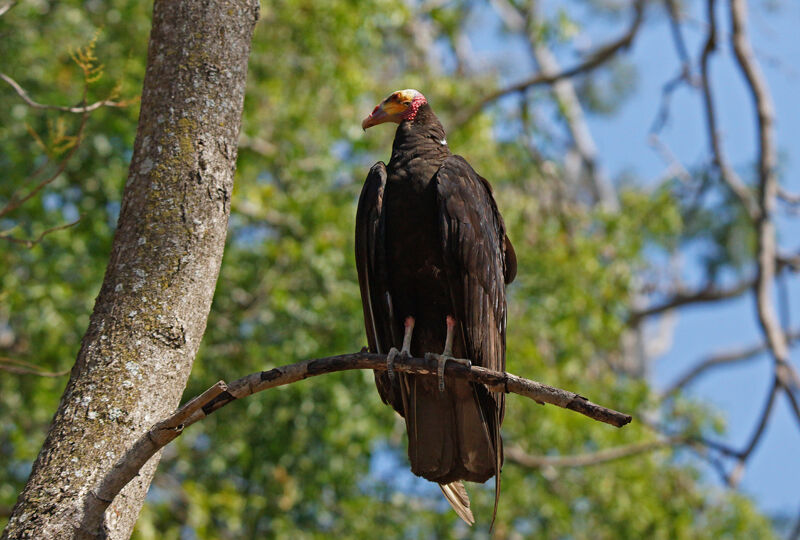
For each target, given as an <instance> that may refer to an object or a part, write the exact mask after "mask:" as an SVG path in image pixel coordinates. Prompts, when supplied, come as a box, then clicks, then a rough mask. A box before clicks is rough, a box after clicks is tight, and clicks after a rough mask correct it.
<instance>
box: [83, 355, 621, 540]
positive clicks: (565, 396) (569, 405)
mask: <svg viewBox="0 0 800 540" xmlns="http://www.w3.org/2000/svg"><path fill="white" fill-rule="evenodd" d="M353 369H372V370H378V371H383V370H385V369H386V355H384V354H372V353H368V352H358V353H352V354H343V355H339V356H329V357H327V358H317V359H313V360H305V361H303V362H297V363H296V364H290V365H287V366H283V367H278V368H274V369H271V370H269V371H262V372H259V373H252V374H250V375H247V376H245V377H242V378H240V379H237V380H235V381H233V382H232V383H230V384H226V383H225V382H224V381H219V382H218V383H216V384H215V385H214V386H212V387H211V388H209V389H208V390H206V391H205V392H203V394H201V395H200V396H197V397H195V398H193V399H191V400H190V401H189V402H188V403H186V404H185V405H183V406H182V407H180V408H179V409H178V410H177V411H176V412H175V414H173V415H172V416H170V417H169V418H167V419H165V420H163V421H161V422H159V423H157V424H155V425H154V426H153V427H152V428H151V429H150V430H149V431H148V432H147V433H145V434H144V435H142V436H141V437H140V438H139V440H138V441H136V443H134V445H133V446H132V447H131V448H130V449H129V450H128V451H127V452H126V453H125V455H123V456H122V457H121V458H120V459H119V460H118V461H117V463H116V465H114V468H113V469H112V470H111V472H110V473H109V474H108V475H107V476H106V477H105V478H103V479H102V480H101V482H100V484H99V485H98V487H97V488H96V489H95V490H93V491H92V494H93V497H91V498H89V499H87V504H86V507H85V508H84V511H85V514H84V516H85V519H84V521H83V526H82V528H83V529H84V530H97V529H99V527H100V526H101V524H102V522H103V513H104V512H105V510H106V508H108V505H109V504H111V502H112V501H113V500H114V497H116V496H117V494H118V493H119V492H120V491H121V490H122V488H123V487H125V485H126V484H127V483H128V482H129V481H130V480H131V479H132V478H133V477H134V476H136V474H137V473H138V471H139V469H140V468H141V467H142V466H143V465H144V464H145V463H146V462H147V460H149V459H150V458H151V457H152V456H153V455H155V454H156V452H158V451H159V450H160V449H161V448H163V447H164V446H165V445H167V444H168V443H169V442H171V441H172V440H174V439H175V438H177V437H178V436H179V435H180V434H181V433H182V432H183V430H184V429H186V428H187V427H188V426H190V425H192V424H194V423H195V422H198V421H200V420H202V419H203V418H205V417H206V416H208V415H210V414H211V413H213V412H215V411H217V410H219V409H221V408H222V407H224V406H225V405H228V404H229V403H232V402H233V401H236V400H237V399H241V398H244V397H246V396H250V395H252V394H255V393H257V392H261V391H263V390H267V389H269V388H275V387H277V386H283V385H287V384H291V383H294V382H297V381H301V380H303V379H307V378H309V377H314V376H317V375H323V374H326V373H335V372H339V371H348V370H353ZM394 369H395V371H399V372H403V373H413V374H415V375H434V376H435V375H436V374H437V362H436V360H435V359H430V360H428V359H425V358H408V359H405V360H404V359H402V358H398V359H397V360H396V362H395V364H394ZM445 376H446V377H447V378H457V379H466V380H469V381H472V382H475V383H480V384H484V385H486V387H487V388H489V389H490V390H492V391H495V392H506V393H507V392H511V393H514V394H519V395H521V396H525V397H528V398H530V399H533V400H535V401H537V402H540V403H550V404H551V405H556V406H558V407H562V408H565V409H570V410H573V411H575V412H579V413H581V414H583V415H585V416H588V417H589V418H592V419H594V420H597V421H599V422H605V423H607V424H611V425H612V426H616V427H622V426H624V425H626V424H628V423H629V422H630V421H631V419H632V418H631V416H630V415H627V414H623V413H620V412H617V411H614V410H612V409H608V408H606V407H603V406H601V405H597V404H595V403H592V402H591V401H589V400H588V399H586V398H585V397H583V396H581V395H579V394H575V393H574V392H569V391H567V390H562V389H560V388H555V387H552V386H548V385H546V384H542V383H539V382H536V381H532V380H529V379H524V378H522V377H518V376H516V375H512V374H510V373H500V372H497V371H492V370H489V369H486V368H483V367H479V366H472V367H467V366H464V365H462V364H458V363H456V362H450V363H448V364H447V366H446V368H445Z"/></svg>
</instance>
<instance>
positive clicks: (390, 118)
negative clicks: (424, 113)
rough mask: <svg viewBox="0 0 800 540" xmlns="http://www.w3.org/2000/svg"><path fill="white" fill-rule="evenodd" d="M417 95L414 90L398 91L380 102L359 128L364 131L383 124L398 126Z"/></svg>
mask: <svg viewBox="0 0 800 540" xmlns="http://www.w3.org/2000/svg"><path fill="white" fill-rule="evenodd" d="M418 94H419V92H417V91H416V90H412V89H408V90H398V91H397V92H393V93H392V94H391V95H390V96H389V97H387V98H386V99H384V100H383V101H381V102H380V104H379V105H378V106H377V107H375V109H374V110H373V111H372V114H370V115H369V116H367V117H366V118H365V119H364V121H363V122H361V127H362V128H363V129H364V130H365V131H366V129H367V128H370V127H372V126H377V125H378V124H383V123H384V122H394V123H396V124H399V123H400V122H402V121H403V115H404V114H405V113H406V111H407V110H408V108H409V107H410V106H411V103H412V102H413V101H414V98H415V97H416V96H417V95H418Z"/></svg>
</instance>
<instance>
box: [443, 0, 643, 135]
mask: <svg viewBox="0 0 800 540" xmlns="http://www.w3.org/2000/svg"><path fill="white" fill-rule="evenodd" d="M644 6H645V2H644V0H634V2H633V19H632V20H631V24H630V26H629V27H628V30H627V31H626V32H625V33H624V34H623V35H622V36H620V37H619V38H617V39H616V40H614V41H612V42H610V43H607V44H606V45H603V46H601V47H598V48H597V49H596V50H595V51H593V52H592V53H591V54H589V55H588V57H587V58H586V60H584V61H583V62H581V63H579V64H578V65H576V66H573V67H571V68H569V69H565V70H563V71H560V72H558V73H550V74H544V73H537V74H536V75H534V76H533V77H530V78H529V79H526V80H524V81H522V82H519V83H517V84H513V85H511V86H508V87H506V88H502V89H500V90H496V91H494V92H492V93H491V94H488V95H487V96H485V97H484V98H482V99H481V100H480V101H478V102H477V103H476V104H475V105H473V106H472V107H468V108H466V109H465V110H464V113H463V114H461V115H458V116H456V118H455V119H454V121H453V122H452V127H451V130H452V131H455V130H456V129H459V128H460V127H462V126H463V125H464V124H466V123H467V122H469V121H470V120H471V119H472V118H473V117H474V116H475V115H477V114H478V113H479V112H480V111H481V110H483V108H484V107H486V106H487V105H489V104H491V103H494V102H495V101H497V100H498V99H500V98H502V97H504V96H507V95H509V94H514V93H517V92H524V91H525V90H527V89H529V88H531V87H534V86H540V85H543V84H552V83H554V82H556V81H560V80H561V79H567V78H570V77H574V76H575V75H579V74H581V73H588V72H589V71H592V70H594V69H596V68H598V67H600V66H602V65H603V64H605V63H606V62H607V61H608V60H609V59H611V58H612V57H614V55H615V54H616V53H617V52H619V51H621V50H622V49H626V48H628V47H630V45H631V44H632V43H633V40H634V38H635V37H636V33H637V32H638V30H639V27H640V26H641V23H642V19H643V15H644Z"/></svg>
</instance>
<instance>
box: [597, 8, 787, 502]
mask: <svg viewBox="0 0 800 540" xmlns="http://www.w3.org/2000/svg"><path fill="white" fill-rule="evenodd" d="M694 4H695V9H694V10H693V11H692V12H691V14H692V16H693V18H694V19H695V20H696V21H698V22H700V21H704V20H705V15H704V13H703V11H702V10H700V9H699V4H700V3H698V2H694ZM702 4H704V3H702ZM719 4H721V5H720V6H719V7H720V8H725V7H727V6H726V4H727V2H719ZM750 4H752V5H755V6H756V7H755V9H753V8H752V6H751V18H750V32H751V39H752V43H753V47H754V49H755V51H756V55H757V57H758V60H759V61H760V62H761V65H762V69H763V70H764V72H765V75H766V77H767V79H768V82H769V84H770V89H771V90H772V95H773V99H774V101H775V107H776V110H777V121H776V127H777V136H778V145H779V150H780V153H781V157H782V160H783V166H784V174H783V175H782V178H781V180H782V183H783V185H784V186H785V187H787V188H788V189H790V190H792V191H794V192H797V191H798V190H800V181H799V180H798V177H797V175H798V171H799V170H800V167H798V159H800V118H798V112H799V111H800V108H798V106H797V88H798V82H800V81H799V79H798V77H800V75H799V74H798V72H797V71H796V69H795V66H796V65H797V64H796V62H797V60H798V59H800V40H798V39H797V24H798V22H800V3H796V2H783V5H782V7H781V9H780V10H779V11H777V12H768V11H765V10H764V9H760V8H758V3H755V2H750ZM717 20H718V22H719V23H720V24H721V29H722V30H723V32H724V33H725V34H723V35H726V34H727V31H728V28H729V24H728V15H727V13H726V12H725V11H724V10H723V9H720V10H719V16H718V19H717ZM685 29H686V32H685V36H686V39H687V42H688V44H689V50H690V52H692V53H693V54H696V53H697V51H699V50H700V46H701V45H700V44H701V42H702V40H704V35H703V33H704V28H703V27H702V26H701V25H700V24H696V23H690V24H687V25H686V26H685ZM670 39H671V38H670V34H669V28H668V25H667V24H666V21H663V20H662V21H661V22H657V23H651V24H648V26H647V27H646V28H645V31H644V32H642V33H641V35H640V36H639V38H638V39H637V41H636V43H635V47H634V49H633V50H632V55H631V59H632V61H633V62H634V64H635V65H636V66H637V69H638V70H639V74H640V77H639V86H638V89H637V92H636V93H635V94H634V95H633V96H632V98H631V99H630V100H629V101H628V102H627V103H626V105H625V106H624V107H623V108H622V110H621V111H620V114H618V115H615V116H614V117H610V118H592V119H591V121H590V123H591V126H592V128H593V132H594V134H595V136H596V139H597V144H598V148H599V150H600V154H601V155H602V156H603V163H604V166H605V167H606V170H607V171H608V172H609V173H610V174H611V175H612V176H614V175H617V174H619V173H621V172H623V171H633V172H634V173H635V174H636V176H637V177H640V178H657V177H658V176H659V175H660V174H661V173H662V172H663V170H664V167H665V165H664V163H663V162H662V161H661V159H660V158H659V157H658V155H657V154H656V153H655V152H654V151H653V150H652V149H651V148H650V147H649V146H648V143H647V133H648V130H649V127H650V123H651V122H652V119H653V118H654V116H655V114H656V111H657V107H658V103H659V95H660V92H661V87H662V85H663V82H664V81H665V80H666V78H668V77H669V76H671V75H672V74H674V73H677V70H678V61H677V58H676V55H675V52H674V49H673V47H672V45H671V41H670ZM712 76H713V83H714V90H715V98H716V99H717V104H718V105H717V106H718V111H719V112H718V116H719V122H720V131H721V134H722V138H723V143H724V145H725V148H726V152H727V155H728V156H729V159H730V160H731V162H732V163H733V165H734V166H735V167H737V169H738V170H739V171H740V174H742V175H743V176H745V177H746V175H747V167H748V165H749V163H752V161H753V159H754V157H755V150H756V132H755V130H754V122H755V117H754V113H753V109H752V105H751V99H750V96H749V95H748V93H747V91H746V87H745V86H744V84H743V80H742V77H741V75H740V74H739V72H738V71H737V69H736V67H735V65H734V64H733V62H732V61H731V54H730V48H729V46H728V44H727V43H723V47H722V48H721V51H720V54H717V55H716V56H714V58H713V60H712ZM663 139H664V141H665V142H666V143H667V144H668V145H669V147H670V148H671V150H672V151H673V152H674V154H675V155H676V156H677V157H678V158H679V159H680V160H681V162H682V163H683V164H684V165H686V166H687V167H691V166H692V165H694V164H698V163H702V162H704V161H705V160H707V159H708V155H709V149H708V148H709V145H708V138H707V135H706V131H705V124H704V120H703V117H702V109H701V100H700V96H699V94H698V93H697V92H696V91H694V90H692V89H681V90H679V91H677V93H676V94H675V95H674V97H673V100H672V115H671V122H670V124H669V125H668V126H667V128H666V129H665V131H664V133H663ZM623 141H624V143H623ZM780 225H781V226H780V233H779V236H780V244H781V246H782V247H783V248H784V249H785V250H787V251H789V250H794V251H797V248H798V239H800V234H798V233H800V227H799V226H798V223H797V220H795V221H794V223H792V222H790V221H789V220H787V219H782V220H781V223H780ZM687 263H688V264H687V266H686V271H685V274H686V275H687V277H688V278H689V279H691V278H692V277H695V278H696V277H697V272H696V268H693V267H692V265H691V261H687ZM789 287H790V294H789V299H790V306H791V309H790V312H791V313H795V314H797V313H799V312H800V311H798V310H800V294H798V293H800V290H798V284H797V283H796V280H790V285H789ZM760 339H761V338H760V335H759V329H758V326H757V320H756V316H755V310H754V301H753V298H752V295H747V296H744V297H742V298H740V299H737V300H733V301H730V302H726V303H725V304H724V305H715V306H713V307H704V306H698V307H693V308H689V309H684V310H683V311H681V313H680V315H679V319H678V323H677V327H676V328H675V334H674V339H673V346H672V348H671V349H670V350H669V352H667V353H666V354H664V355H663V356H662V357H660V358H658V359H657V361H656V363H655V366H654V367H655V369H654V373H653V379H654V382H655V384H656V386H657V387H662V388H663V387H664V386H666V384H668V383H669V382H670V381H672V380H674V379H675V378H676V377H677V376H679V375H680V374H682V373H683V372H684V371H685V370H686V369H688V368H689V367H690V366H691V365H693V364H694V363H696V362H697V361H698V360H699V359H701V358H703V357H704V356H706V355H707V354H710V353H714V352H719V351H724V350H731V349H736V348H739V347H741V346H747V345H751V344H754V343H758V342H759V340H760ZM792 352H793V359H794V360H795V365H796V359H797V348H796V347H795V348H794V350H793V351H792ZM770 368H771V365H770V361H769V358H768V357H767V355H762V356H761V357H759V358H758V359H757V360H754V361H752V362H749V363H747V364H745V365H741V366H736V367H728V368H724V369H721V370H719V371H717V372H714V373H710V374H709V375H707V376H705V377H704V378H702V379H700V380H699V381H698V382H697V384H695V385H693V386H692V387H691V388H690V392H691V394H692V395H695V396H697V397H699V398H701V399H703V400H705V401H708V402H710V403H712V404H714V405H715V406H717V407H718V408H719V409H720V410H722V411H724V414H725V417H726V420H727V426H728V433H727V434H726V436H725V437H724V439H725V440H726V441H728V442H730V443H731V444H732V445H733V446H734V447H736V448H742V447H743V446H744V444H746V441H747V440H748V439H749V437H750V435H751V433H752V431H753V429H754V426H755V423H756V422H757V420H758V416H759V414H760V411H761V408H762V407H763V403H764V399H765V397H766V395H767V392H768V390H769V386H770V384H771V369H770ZM798 456H800V429H798V424H797V422H796V420H795V419H794V418H793V415H792V414H791V412H790V410H789V407H788V404H787V403H786V401H785V398H782V399H780V400H779V401H778V404H777V408H776V410H775V411H774V412H773V416H772V420H771V422H770V424H769V425H768V428H767V432H766V434H765V437H764V439H763V441H762V443H761V445H760V446H759V447H758V448H757V449H756V451H755V453H754V454H753V456H752V457H751V459H750V461H749V464H748V467H747V469H746V473H745V476H744V478H743V481H742V488H743V490H744V491H745V492H746V493H749V494H751V495H752V496H754V497H755V498H756V500H757V501H758V503H759V505H760V506H761V508H763V509H764V510H766V511H768V512H770V513H775V512H784V513H791V514H794V513H795V512H796V511H797V508H798V506H800V491H798V489H797V486H798V485H800V466H798Z"/></svg>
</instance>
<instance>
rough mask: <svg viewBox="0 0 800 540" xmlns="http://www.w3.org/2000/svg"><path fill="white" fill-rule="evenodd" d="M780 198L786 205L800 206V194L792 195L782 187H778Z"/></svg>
mask: <svg viewBox="0 0 800 540" xmlns="http://www.w3.org/2000/svg"><path fill="white" fill-rule="evenodd" d="M778 197H779V198H780V199H781V200H782V201H783V202H785V203H786V204H791V205H795V204H800V193H791V192H789V191H788V190H787V189H786V188H784V187H782V186H778Z"/></svg>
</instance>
